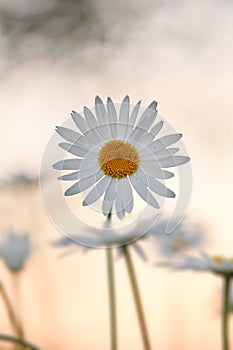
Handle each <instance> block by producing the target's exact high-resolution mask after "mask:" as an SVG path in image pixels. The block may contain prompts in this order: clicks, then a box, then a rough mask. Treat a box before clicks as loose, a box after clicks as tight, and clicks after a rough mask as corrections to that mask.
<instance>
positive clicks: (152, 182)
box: [147, 176, 176, 198]
mask: <svg viewBox="0 0 233 350" xmlns="http://www.w3.org/2000/svg"><path fill="white" fill-rule="evenodd" d="M147 180H148V187H149V189H150V190H151V191H153V192H155V193H157V194H158V195H160V196H163V197H169V198H174V197H175V196H176V195H175V193H174V192H173V191H171V190H169V189H168V188H167V187H166V186H164V185H163V184H161V182H159V181H158V180H156V179H154V178H153V177H150V176H148V178H147Z"/></svg>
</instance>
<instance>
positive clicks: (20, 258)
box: [0, 231, 31, 272]
mask: <svg viewBox="0 0 233 350" xmlns="http://www.w3.org/2000/svg"><path fill="white" fill-rule="evenodd" d="M30 252H31V242H30V240H29V238H28V236H27V235H25V234H24V235H23V234H20V233H17V232H14V231H9V232H7V233H6V234H5V236H4V238H3V240H2V242H1V244H0V258H1V259H2V260H3V261H4V263H5V264H6V266H7V267H8V268H9V269H10V270H11V271H12V272H18V271H20V270H21V269H22V268H23V266H24V264H25V262H26V260H27V258H28V257H29V255H30Z"/></svg>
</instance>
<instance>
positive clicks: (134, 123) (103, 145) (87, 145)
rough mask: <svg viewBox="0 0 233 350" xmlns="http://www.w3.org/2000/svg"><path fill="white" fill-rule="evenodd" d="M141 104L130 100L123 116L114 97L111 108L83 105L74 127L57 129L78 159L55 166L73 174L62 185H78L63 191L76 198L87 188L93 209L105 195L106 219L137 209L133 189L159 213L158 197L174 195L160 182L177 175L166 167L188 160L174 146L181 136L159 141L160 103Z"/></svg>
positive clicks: (97, 103) (86, 203) (123, 106)
mask: <svg viewBox="0 0 233 350" xmlns="http://www.w3.org/2000/svg"><path fill="white" fill-rule="evenodd" d="M140 104H141V102H140V101H139V102H138V103H137V104H136V105H135V106H131V105H130V100H129V97H128V96H126V97H125V98H124V99H123V101H122V103H121V105H120V107H119V112H118V109H117V108H116V105H115V104H114V103H113V101H112V100H111V98H109V97H108V99H107V104H106V105H104V103H103V101H102V100H101V99H100V98H99V97H98V96H97V97H96V99H95V109H94V111H91V110H90V109H89V108H87V107H84V110H83V116H82V115H81V114H79V113H77V112H72V114H71V116H72V119H73V122H74V128H73V129H69V128H65V127H57V128H56V131H57V133H58V134H59V135H60V136H61V137H62V138H63V139H64V140H65V141H66V142H61V143H60V144H59V146H60V147H61V148H62V149H64V150H65V151H66V152H68V153H71V154H73V155H74V156H75V158H68V159H63V160H60V161H58V162H56V163H55V164H54V165H53V167H54V169H56V170H60V171H61V170H64V171H65V170H68V171H70V170H71V171H72V170H73V171H74V172H71V173H68V174H64V175H62V176H60V177H59V179H60V180H63V181H75V183H74V184H72V186H70V187H69V188H68V189H67V190H66V191H65V196H73V195H76V194H79V193H82V192H83V191H85V190H89V193H88V194H87V195H86V197H85V198H84V200H83V205H84V206H89V205H91V204H92V203H94V202H96V201H97V200H99V199H100V198H101V197H102V196H103V202H102V212H103V214H104V215H105V216H107V215H108V214H109V213H110V212H114V210H115V212H116V213H117V216H118V218H119V219H122V218H123V217H124V216H125V214H126V213H131V211H132V209H133V191H132V190H133V189H134V190H135V191H136V192H137V193H138V195H139V196H140V197H141V198H142V199H143V200H144V201H145V202H146V203H148V204H149V205H150V206H152V207H154V208H157V209H159V203H158V200H157V199H156V198H155V196H154V194H156V195H159V196H162V197H171V198H173V197H175V193H174V192H173V191H171V190H170V189H168V188H167V187H165V186H164V184H163V183H162V182H161V180H164V179H169V178H171V177H172V176H173V175H174V174H173V173H172V172H170V171H167V170H166V169H167V168H170V167H176V166H178V165H181V164H184V163H186V162H188V161H189V157H186V156H181V155H177V152H178V151H179V149H178V148H177V147H170V146H171V145H173V144H174V143H176V142H177V141H179V140H180V139H181V137H182V135H181V134H178V133H176V134H171V135H165V136H162V137H159V138H157V135H158V133H159V132H160V130H161V129H162V128H163V124H164V121H163V120H160V121H159V122H157V123H155V121H156V117H157V114H158V111H157V103H156V102H155V101H153V102H152V103H151V104H150V105H149V106H148V107H147V108H146V109H145V110H143V111H142V110H141V107H140Z"/></svg>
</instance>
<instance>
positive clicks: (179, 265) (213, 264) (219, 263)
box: [159, 253, 233, 277]
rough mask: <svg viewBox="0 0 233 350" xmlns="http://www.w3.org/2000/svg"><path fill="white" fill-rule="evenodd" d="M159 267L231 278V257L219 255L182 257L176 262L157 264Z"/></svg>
mask: <svg viewBox="0 0 233 350" xmlns="http://www.w3.org/2000/svg"><path fill="white" fill-rule="evenodd" d="M159 265H160V266H163V267H170V268H172V269H177V270H194V271H202V272H212V273H215V274H219V275H224V276H230V277H233V257H231V258H227V257H223V256H221V255H213V256H210V255H208V254H206V253H201V255H200V256H182V257H181V258H180V259H179V260H177V261H166V262H162V263H159Z"/></svg>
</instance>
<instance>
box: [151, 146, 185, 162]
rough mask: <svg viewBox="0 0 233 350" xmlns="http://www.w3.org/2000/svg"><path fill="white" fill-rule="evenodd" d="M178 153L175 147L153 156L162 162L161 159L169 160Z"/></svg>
mask: <svg viewBox="0 0 233 350" xmlns="http://www.w3.org/2000/svg"><path fill="white" fill-rule="evenodd" d="M178 151H179V148H176V147H174V148H167V149H163V150H162V151H159V152H156V153H154V156H155V157H156V159H158V160H162V159H166V158H170V157H171V156H173V155H174V154H176V153H177V152H178Z"/></svg>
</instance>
